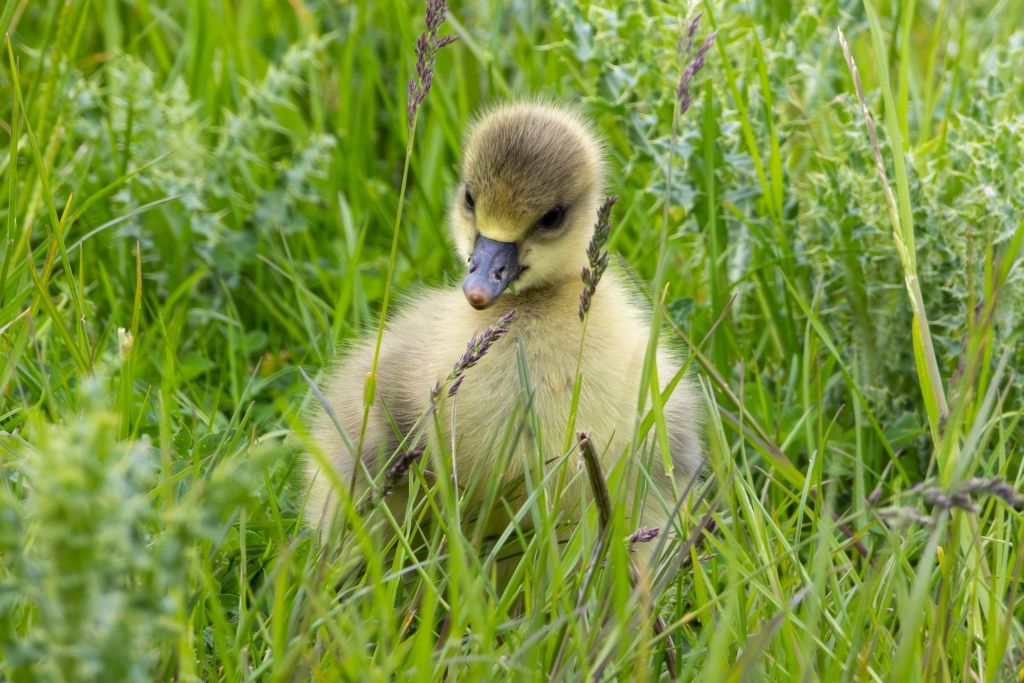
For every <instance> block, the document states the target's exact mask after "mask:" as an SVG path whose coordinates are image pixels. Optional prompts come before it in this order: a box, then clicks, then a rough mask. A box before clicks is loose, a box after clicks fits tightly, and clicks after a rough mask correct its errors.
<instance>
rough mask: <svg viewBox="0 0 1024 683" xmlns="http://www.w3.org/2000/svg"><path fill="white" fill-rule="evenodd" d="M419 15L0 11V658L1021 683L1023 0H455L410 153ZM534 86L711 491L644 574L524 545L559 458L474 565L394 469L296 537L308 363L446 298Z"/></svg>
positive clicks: (61, 668)
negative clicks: (695, 69) (466, 176)
mask: <svg viewBox="0 0 1024 683" xmlns="http://www.w3.org/2000/svg"><path fill="white" fill-rule="evenodd" d="M697 11H703V12H704V16H703V20H702V23H701V27H700V29H699V31H698V33H697V40H698V41H702V40H703V39H704V38H705V37H706V36H707V35H708V34H709V33H710V32H711V31H712V30H717V31H718V35H717V39H716V40H715V42H714V44H713V45H712V46H711V49H710V50H709V52H708V54H707V57H706V61H707V64H706V65H705V67H704V69H703V71H702V72H701V73H700V74H699V75H698V76H697V78H696V79H695V80H694V82H693V83H692V84H691V88H692V96H693V101H692V104H691V105H690V108H689V111H687V112H685V113H681V114H680V112H679V110H678V106H677V104H678V103H677V101H676V87H677V84H678V82H679V78H680V75H681V74H682V71H683V69H684V68H685V66H686V64H685V63H684V60H681V59H680V57H679V55H678V42H677V41H678V39H679V36H680V35H681V32H685V29H686V26H687V22H688V21H689V20H690V19H692V18H693V16H694V15H695V14H696V12H697ZM423 15H424V10H423V6H422V5H421V4H418V3H413V2H410V3H394V4H392V3H376V2H373V3H371V2H362V3H333V2H326V1H323V2H320V1H315V0H297V1H295V2H288V3H284V2H280V3H272V2H255V1H241V2H216V1H215V2H208V3H207V2H185V1H184V0H169V1H167V2H162V3H156V2H151V1H150V0H88V1H85V0H83V1H81V2H71V3H65V2H61V1H59V0H2V1H0V25H3V27H4V30H5V32H6V36H7V37H6V39H5V41H4V45H3V50H2V52H3V60H2V61H3V66H2V68H0V93H2V94H3V96H2V97H0V121H2V123H0V127H2V130H0V140H2V143H3V145H5V146H6V149H5V151H4V153H2V154H0V178H2V181H0V196H2V197H3V200H2V201H0V221H2V227H0V230H3V233H4V239H3V242H2V244H0V253H2V264H0V678H2V679H5V680H6V679H9V680H13V681H23V680H25V681H27V680H33V681H34V680H75V681H78V680H154V679H176V680H192V679H202V680H228V681H234V680H243V679H245V680H249V679H261V680H264V679H265V680H293V679H313V680H339V679H342V680H347V679H352V680H356V679H358V680H389V679H392V678H406V677H413V676H415V677H417V679H419V678H423V679H433V678H448V679H451V680H477V679H494V678H512V679H519V678H522V679H535V678H539V677H550V678H553V679H557V680H563V679H569V680H574V679H588V680H589V679H617V678H629V679H651V678H666V677H669V676H671V675H672V674H673V673H674V674H675V675H677V676H678V677H679V678H680V679H682V680H687V679H694V678H697V679H700V680H723V681H732V680H761V679H770V680H826V681H833V680H843V681H845V680H856V681H861V680H864V681H881V680H901V681H903V680H933V679H938V680H984V681H996V680H1010V679H1014V678H1018V677H1019V676H1020V675H1021V673H1022V671H1024V629H1022V619H1024V596H1022V595H1021V592H1022V591H1021V577H1022V574H1024V555H1022V554H1021V551H1020V549H1021V548H1024V524H1022V519H1021V512H1020V507H1021V506H1020V503H1021V500H1020V494H1019V493H1018V492H1019V491H1021V490H1022V485H1024V469H1022V464H1024V463H1022V457H1021V456H1022V453H1024V426H1022V419H1021V418H1022V407H1021V406H1022V403H1024V401H1022V397H1024V370H1022V368H1024V343H1022V332H1024V330H1022V326H1024V323H1022V321H1024V271H1022V267H1024V254H1022V249H1024V247H1022V241H1024V193H1022V192H1021V190H1020V188H1021V187H1024V175H1022V173H1024V171H1022V169H1024V114H1022V112H1024V76H1022V74H1021V70H1020V64H1021V63H1022V61H1024V33H1022V32H1021V30H1020V29H1019V28H1018V27H1019V26H1021V25H1022V24H1024V6H1022V5H1020V3H1005V2H1004V3H997V2H988V3H986V2H963V3H960V2H957V3H954V2H948V1H946V0H934V1H931V2H927V3H924V2H920V3H915V2H899V3H890V2H881V0H866V1H865V2H861V1H859V0H858V1H851V2H845V1H844V2H825V3H820V4H819V5H817V6H813V7H807V8H804V9H800V8H799V7H798V6H791V5H790V3H784V2H778V1H777V0H752V1H751V2H745V3H729V4H725V5H723V4H718V3H705V4H701V5H699V6H697V7H694V8H691V9H687V8H683V7H681V6H679V5H678V4H677V3H663V2H643V3H640V2H631V1H628V0H624V1H621V2H612V3H610V4H609V3H600V4H598V3H594V4H590V3H586V2H583V3H578V4H574V3H568V2H557V3H555V4H554V5H553V6H548V5H547V4H546V3H532V2H516V3H505V2H501V1H499V0H489V1H487V2H482V3H465V4H459V5H456V6H454V7H453V8H452V10H451V14H450V16H449V19H448V22H447V23H446V24H445V26H444V28H443V29H442V33H453V34H455V35H457V36H458V37H459V40H458V41H457V42H455V43H454V44H452V45H449V46H447V47H445V48H444V49H442V50H441V51H440V52H439V54H438V58H437V59H438V61H437V69H436V74H435V76H434V81H433V89H432V92H431V93H430V95H429V96H428V97H427V98H426V100H425V102H424V103H423V105H422V106H421V107H420V109H419V111H418V113H417V119H418V120H417V124H416V126H415V129H414V131H415V132H414V134H412V136H410V132H409V129H408V128H407V122H406V99H405V98H406V83H407V81H408V79H409V78H410V76H412V75H413V74H414V68H415V55H414V54H413V45H414V42H415V40H416V37H417V35H418V34H419V33H420V31H422V30H423V20H424V17H423ZM840 29H841V31H842V33H843V35H844V36H845V40H846V41H847V42H848V47H849V59H847V58H846V56H845V55H844V46H843V45H841V42H840V34H839V30H840ZM698 44H699V43H698ZM854 69H856V73H857V74H858V79H859V81H857V82H855V79H854V75H853V74H854ZM534 92H542V93H547V94H550V95H553V96H556V97H561V98H566V99H569V100H572V101H577V102H582V103H583V105H584V107H585V108H586V110H587V111H588V112H589V113H590V115H591V116H593V118H594V120H595V122H596V124H597V127H598V128H599V129H600V130H602V131H604V132H605V133H606V134H607V138H608V154H609V161H610V165H611V168H612V169H613V173H612V176H611V177H612V182H611V184H610V187H609V188H608V190H609V193H610V194H612V193H614V194H616V195H618V197H619V199H618V202H617V203H616V206H615V214H614V223H615V227H614V229H613V231H612V233H611V236H610V239H609V242H608V248H609V250H610V252H611V254H612V262H613V267H618V268H620V269H622V270H623V271H625V272H626V273H628V274H629V275H630V277H631V278H632V279H633V281H634V282H635V286H636V289H637V292H638V293H639V294H640V295H641V296H646V297H647V298H649V299H650V301H651V302H652V306H653V307H654V310H655V312H656V319H658V320H660V321H661V328H662V329H663V330H664V332H665V334H666V338H667V339H670V340H671V341H672V343H676V344H679V345H681V346H682V347H683V348H686V349H687V350H688V352H689V354H690V358H691V365H692V370H693V372H694V374H695V376H696V377H698V378H699V380H700V382H701V386H702V388H703V393H704V396H705V400H706V403H707V414H708V416H707V426H706V439H705V441H706V452H707V456H708V463H709V465H708V477H707V480H706V481H705V482H703V483H702V484H701V485H699V486H698V487H696V489H695V490H694V491H693V492H692V496H691V500H690V502H689V503H687V504H686V505H684V506H683V508H682V510H681V528H680V532H681V533H680V534H679V535H678V536H673V537H668V536H667V535H665V534H662V535H660V536H659V537H658V538H656V539H654V540H653V541H649V542H650V543H658V544H661V549H662V551H663V555H662V558H663V559H662V562H661V566H660V571H659V572H658V573H656V574H655V575H654V576H652V577H649V578H644V577H636V576H633V575H632V574H631V572H630V569H629V562H628V555H627V548H626V543H619V542H617V541H616V540H615V539H620V538H625V537H626V536H628V535H629V534H631V533H632V532H633V531H635V528H630V527H629V525H628V521H627V520H625V519H624V517H625V515H618V514H613V515H610V516H605V515H604V514H603V513H602V515H601V516H600V517H599V515H598V510H597V509H596V508H595V507H594V506H593V505H591V506H590V507H589V509H588V512H587V515H586V518H585V520H584V522H583V523H582V524H581V525H580V526H579V528H578V529H576V530H575V533H574V534H573V535H572V536H571V537H570V539H569V540H568V542H567V543H565V544H563V545H561V546H559V544H558V543H556V542H555V541H554V538H555V533H556V527H557V525H558V524H559V523H560V520H559V518H558V517H557V516H556V515H555V514H554V513H553V512H552V508H551V506H550V503H551V500H552V495H553V492H555V490H556V488H558V489H560V487H561V480H560V478H559V477H560V474H561V473H564V472H567V471H569V472H582V468H583V466H582V464H581V460H580V453H579V450H578V449H576V448H575V446H573V447H571V448H570V449H569V450H567V451H566V453H564V454H558V455H557V456H556V457H554V458H553V459H552V461H551V462H549V463H548V464H547V465H546V466H542V468H543V469H542V471H540V478H534V479H531V480H530V481H529V482H528V483H527V486H526V496H525V497H524V499H523V500H522V501H521V506H520V507H519V508H518V509H517V510H516V511H515V514H519V515H521V516H522V517H526V516H529V517H530V518H531V519H532V520H533V523H534V524H533V525H534V527H535V528H537V529H538V530H539V533H537V534H527V533H526V532H520V531H518V530H516V529H514V528H510V529H508V530H507V532H506V534H505V536H504V537H503V538H502V539H501V541H500V542H499V543H498V544H497V545H494V544H485V543H483V542H482V539H481V538H480V536H479V530H477V529H475V527H474V525H473V523H472V519H471V513H472V511H469V510H463V509H461V508H460V505H459V502H458V496H457V493H456V492H455V491H453V490H452V488H451V487H450V486H449V485H447V484H446V481H447V480H446V479H445V478H443V477H441V478H438V480H437V481H428V479H427V478H426V477H425V476H424V469H423V467H421V466H420V465H413V466H412V469H411V470H410V476H411V477H412V484H411V487H412V489H413V490H414V491H416V492H417V494H418V498H417V500H419V501H420V502H421V503H420V507H413V508H412V509H413V510H414V511H420V510H427V509H429V510H430V513H429V514H424V515H423V516H420V515H419V514H418V512H417V514H412V515H408V516H407V518H406V519H405V521H399V520H396V519H395V518H394V517H392V516H391V514H390V510H389V508H388V507H387V506H385V505H377V506H373V507H368V508H366V512H365V514H363V515H361V516H360V517H359V518H358V519H357V520H356V522H355V523H353V524H352V528H351V529H350V530H349V531H348V534H349V535H348V536H347V538H348V539H349V540H348V541H346V542H345V543H344V544H343V545H342V544H341V543H340V541H339V539H338V538H335V539H333V540H332V541H329V542H327V543H325V544H323V545H322V544H320V543H318V542H316V540H315V539H314V538H313V537H312V536H311V535H310V533H309V532H308V531H306V530H305V528H304V527H303V526H302V525H301V523H300V519H299V517H300V510H301V507H302V500H303V496H304V495H305V491H304V488H303V486H302V482H301V478H300V477H299V476H298V468H299V463H300V456H301V453H303V452H304V450H305V449H306V448H307V447H308V436H307V435H306V432H305V428H304V421H303V414H304V412H305V411H307V410H308V409H309V408H311V407H312V405H313V403H312V402H313V401H315V400H316V399H315V396H314V394H313V393H312V392H310V391H309V387H308V385H307V383H306V382H305V380H304V379H303V377H302V373H301V372H300V368H301V369H304V370H305V372H306V373H308V375H309V376H310V377H311V378H313V381H314V382H316V381H318V380H319V379H321V378H322V373H323V370H324V368H325V367H326V366H327V365H328V364H329V363H330V360H331V359H332V358H333V357H334V355H335V354H336V353H337V352H338V351H339V350H340V349H342V348H343V347H344V346H345V344H346V343H347V342H348V341H349V340H351V339H353V338H355V337H356V336H357V335H362V334H373V333H374V331H375V330H376V329H377V323H378V321H379V312H380V310H381V306H382V303H383V301H384V300H385V298H387V297H390V296H391V294H389V293H388V291H389V290H388V283H389V282H390V283H391V284H390V286H391V292H392V293H393V294H394V297H395V300H393V301H392V305H393V306H400V305H401V302H400V297H401V295H402V294H404V293H407V292H412V291H415V289H416V288H417V287H418V286H420V285H421V284H422V283H430V284H439V283H451V282H456V281H457V280H458V279H459V278H460V275H461V264H459V263H458V262H457V261H456V259H455V258H454V257H453V256H452V254H451V252H450V250H449V249H448V248H447V246H446V245H448V242H447V241H446V240H447V237H446V234H445V210H446V205H447V200H448V197H449V193H450V192H451V189H452V188H453V187H454V184H455V180H456V176H455V170H454V163H455V160H456V159H457V154H458V148H459V143H460V135H461V133H462V131H463V129H464V127H465V125H466V123H467V122H468V121H469V120H470V119H471V117H472V116H473V114H474V112H476V111H478V109H479V108H480V107H481V106H482V105H483V104H485V103H486V102H489V101H494V100H501V99H506V98H510V97H514V96H518V95H524V94H529V93H534ZM862 103H863V104H862ZM869 125H870V126H871V127H872V128H873V132H869ZM407 150H408V157H407ZM406 160H407V161H408V164H407V166H405V170H404V171H403V166H404V165H405V164H406ZM403 193H404V201H400V197H401V196H402V195H403ZM396 217H400V218H398V219H396ZM393 240H394V242H393ZM392 244H394V245H395V246H394V249H392ZM652 283H658V284H659V285H660V286H653V285H652ZM581 287H582V283H581ZM467 341H468V340H467ZM506 341H507V340H502V341H501V342H498V343H506ZM456 360H457V359H455V358H453V359H452V361H453V363H454V362H455V361H456ZM472 371H473V370H472V368H470V369H468V370H466V372H467V373H471V372H472ZM581 380H582V381H586V378H585V377H584V378H581ZM523 381H524V384H525V385H526V386H528V383H529V375H528V371H527V370H524V375H523ZM428 390H429V388H428ZM655 393H656V392H655ZM654 404H655V406H656V405H657V404H658V401H657V400H655V401H654ZM521 417H522V418H523V419H529V417H530V414H529V409H528V406H527V407H526V408H525V409H524V413H523V415H522V416H521ZM638 422H639V424H640V425H641V427H642V428H644V429H649V430H652V433H653V434H655V438H657V435H658V433H659V430H661V431H663V426H664V425H663V424H661V425H659V424H658V423H659V422H660V418H659V416H658V414H657V410H655V411H654V412H652V413H651V414H650V415H641V416H638ZM494 438H495V444H496V450H497V452H500V451H501V448H500V447H501V445H502V444H504V443H507V442H508V439H509V435H508V434H496V435H494ZM594 438H595V440H596V442H597V443H599V441H600V435H595V436H594ZM588 443H589V442H588ZM638 443H639V442H638ZM428 451H430V452H428V453H426V454H425V455H424V458H433V460H429V461H428V462H435V463H436V462H442V464H443V458H442V457H440V456H441V455H443V447H440V446H437V445H436V444H435V448H433V449H428ZM604 474H605V476H607V478H608V488H609V491H608V498H609V500H611V501H612V502H611V503H610V504H609V505H611V506H615V505H616V503H615V501H616V500H618V499H619V498H618V497H619V496H621V495H622V494H623V490H622V489H623V488H624V487H623V486H620V485H619V483H618V477H617V474H616V473H604ZM579 476H585V475H579ZM485 483H486V482H485ZM599 489H600V487H596V488H595V490H599ZM602 495H603V494H602ZM424 501H425V502H424ZM411 505H414V506H415V505H416V503H415V502H414V503H411ZM428 519H434V520H435V521H436V524H430V523H428ZM463 521H465V523H462V522H463ZM386 526H387V527H391V529H392V532H393V533H392V536H393V540H391V541H387V542H385V541H383V540H381V539H383V538H385V537H386V536H385V535H384V534H381V533H380V531H381V530H382V528H384V527H386ZM442 532H443V533H442ZM608 539H611V541H609V540H608ZM385 543H386V545H387V548H386V549H385V548H383V547H382V545H383V544H385ZM385 550H386V551H387V552H384V551H385ZM499 550H504V551H506V552H508V551H512V550H514V551H515V552H516V553H519V554H521V556H522V562H521V563H519V564H518V566H517V569H516V571H515V573H514V574H513V576H512V578H511V579H510V580H509V581H508V583H507V588H506V589H504V590H503V589H501V588H495V584H494V583H493V582H492V580H491V578H492V577H491V572H492V570H493V566H494V565H493V560H494V558H495V557H496V556H497V555H496V553H497V552H498V551H499ZM595 553H604V555H603V558H604V559H603V560H602V559H601V557H602V556H600V555H597V554H595ZM517 605H522V606H525V608H526V609H525V613H521V610H519V609H518V608H517Z"/></svg>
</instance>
